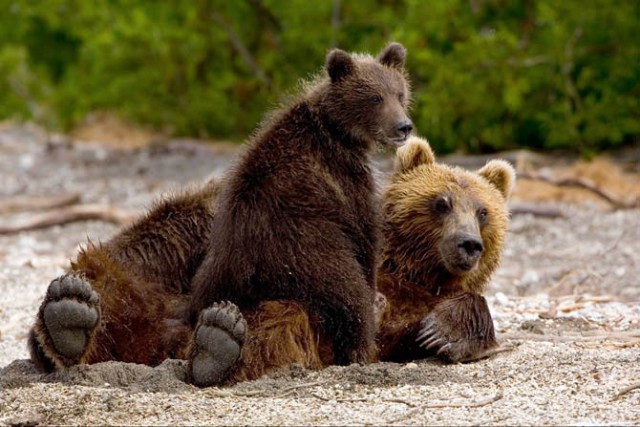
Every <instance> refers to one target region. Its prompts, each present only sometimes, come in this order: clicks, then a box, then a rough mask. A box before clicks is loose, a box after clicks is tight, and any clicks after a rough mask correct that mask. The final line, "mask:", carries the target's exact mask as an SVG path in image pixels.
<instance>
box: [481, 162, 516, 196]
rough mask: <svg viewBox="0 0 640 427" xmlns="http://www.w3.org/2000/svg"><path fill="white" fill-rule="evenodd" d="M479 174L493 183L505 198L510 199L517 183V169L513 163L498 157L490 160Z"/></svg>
mask: <svg viewBox="0 0 640 427" xmlns="http://www.w3.org/2000/svg"><path fill="white" fill-rule="evenodd" d="M478 174H479V175H481V176H483V177H484V178H485V179H486V180H487V181H489V182H490V183H491V184H493V185H494V186H495V187H496V188H497V189H498V190H500V193H502V196H503V197H504V199H505V200H508V199H509V197H510V196H511V192H512V191H513V187H514V186H515V184H516V171H515V169H514V168H513V166H511V164H510V163H509V162H507V161H505V160H501V159H496V160H491V161H489V162H488V163H487V164H486V165H484V167H483V168H482V169H480V170H479V171H478Z"/></svg>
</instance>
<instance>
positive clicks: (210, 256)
mask: <svg viewBox="0 0 640 427" xmlns="http://www.w3.org/2000/svg"><path fill="white" fill-rule="evenodd" d="M405 55H406V52H405V49H404V48H403V47H402V46H401V45H399V44H397V43H392V44H390V45H388V46H387V47H386V48H385V49H384V50H383V51H382V52H381V53H380V55H379V56H378V57H376V58H373V57H371V56H368V55H350V54H348V53H346V52H343V51H341V50H337V49H336V50H333V51H332V52H330V53H329V55H328V56H327V61H326V74H325V75H324V76H321V77H319V78H317V79H316V80H314V81H313V82H312V83H310V84H309V85H308V86H307V87H306V88H305V90H304V92H303V93H302V94H301V95H300V96H299V97H298V99H296V100H294V101H293V102H292V103H290V104H289V106H287V107H285V108H283V109H282V110H280V111H278V112H276V113H275V114H274V115H272V116H271V117H270V118H269V119H268V120H267V121H266V122H265V124H264V125H263V126H262V128H261V130H260V131H259V132H257V133H256V134H255V135H254V136H253V138H252V140H251V142H250V146H249V148H248V150H247V152H246V153H245V155H244V156H243V157H242V158H241V159H240V161H239V162H238V163H237V164H236V166H235V167H234V168H232V170H231V171H230V172H229V173H228V174H227V177H226V178H225V180H224V182H222V184H221V185H220V186H219V187H217V186H213V185H211V186H206V187H205V188H203V189H201V190H197V191H195V192H193V193H188V194H186V195H184V196H180V197H177V198H174V199H169V200H167V201H165V202H164V203H163V204H162V205H161V206H159V207H158V208H157V209H156V210H154V211H153V212H151V214H150V215H149V216H148V217H147V218H145V219H142V220H141V221H139V222H138V223H137V224H136V225H134V226H133V227H131V228H129V229H126V230H124V231H123V232H122V233H121V234H120V235H118V236H116V237H115V238H114V239H112V241H110V242H107V243H106V244H105V245H102V246H98V247H90V248H89V249H88V250H87V251H85V252H83V253H81V254H80V256H79V257H78V260H77V261H76V262H75V263H74V264H73V266H72V270H71V271H70V272H69V273H68V274H67V275H65V276H63V277H61V278H59V279H56V280H54V281H53V282H52V283H51V285H50V287H49V289H48V291H47V296H46V298H45V301H44V302H43V304H42V306H41V309H40V312H39V313H38V317H37V321H36V325H35V327H34V329H33V331H32V333H31V336H30V347H31V353H32V358H33V360H34V361H35V362H36V363H37V364H38V365H40V366H41V367H42V368H44V369H46V370H51V369H54V368H55V367H62V366H69V365H72V364H75V363H95V362H99V361H105V360H121V361H126V362H137V363H147V364H157V363H160V362H161V361H162V360H163V359H164V358H167V357H186V358H189V360H190V368H191V375H192V379H193V381H194V382H195V383H196V384H199V385H209V384H218V383H221V382H224V381H225V380H226V379H227V377H228V376H229V375H231V374H230V371H231V370H232V369H233V368H234V367H235V366H236V360H237V359H238V358H239V357H240V355H241V354H242V359H241V360H242V361H244V362H243V363H246V364H247V365H250V360H251V357H252V356H253V353H256V352H257V351H261V349H262V350H264V344H265V343H267V344H268V345H271V347H270V348H273V349H277V350H274V354H277V355H278V360H275V361H273V364H274V365H280V364H282V363H283V357H284V358H286V357H289V356H290V354H289V352H287V351H282V349H283V348H285V349H286V343H284V342H274V341H278V340H280V339H282V340H285V339H289V338H291V339H293V340H294V341H295V340H296V339H298V338H296V337H300V336H302V335H304V334H302V335H301V334H296V335H295V337H291V336H290V334H289V332H288V330H287V331H285V330H284V329H282V331H283V335H282V336H280V335H278V334H277V333H276V332H273V330H272V329H269V328H270V327H272V328H275V329H278V328H279V326H278V325H277V322H276V323H273V322H271V323H270V324H269V325H270V326H269V327H267V326H265V324H264V322H263V321H262V320H261V319H265V318H266V317H265V315H262V314H261V313H263V312H264V313H266V312H271V313H277V312H278V311H280V310H282V309H283V308H286V307H287V306H290V307H292V309H293V310H298V307H299V308H300V309H302V310H303V311H304V313H308V315H309V316H310V317H311V318H312V319H314V322H315V324H317V325H320V332H321V333H322V334H324V335H326V336H328V337H331V342H332V343H333V348H332V349H331V353H332V355H331V358H332V361H335V362H337V363H351V362H367V361H370V360H372V359H373V357H374V355H375V325H374V313H373V306H374V297H375V282H376V252H377V250H378V240H379V239H378V234H379V224H378V222H379V212H378V211H379V204H378V201H377V200H376V196H375V189H374V182H373V178H372V174H371V169H370V165H369V159H368V153H369V152H370V150H371V148H372V147H373V146H374V145H376V144H391V145H401V144H402V143H403V142H404V141H405V140H406V138H407V136H408V135H409V133H410V132H411V130H412V124H411V121H410V120H409V118H408V117H407V114H406V110H407V105H408V99H409V88H408V83H407V79H406V76H405V73H404V68H403V67H404V60H405ZM224 300H230V301H233V303H235V304H232V303H227V302H223V301H224ZM277 300H283V302H282V303H279V302H277ZM284 300H286V301H284ZM282 304H284V305H282ZM238 307H239V308H240V310H241V311H242V312H243V313H244V317H246V318H247V319H248V320H249V326H252V325H253V324H256V325H259V326H260V327H259V328H257V329H256V331H257V332H256V334H262V335H259V336H258V335H252V330H251V328H249V329H248V328H247V322H246V321H245V319H244V317H243V315H242V314H240V310H239V309H238ZM181 310H184V311H186V312H188V314H187V315H186V317H187V319H184V321H180V320H179V318H178V316H179V314H178V313H180V312H181ZM305 316H306V314H305ZM267 317H268V316H267ZM305 322H306V320H305V319H301V324H302V323H305ZM274 325H275V326H274ZM265 331H266V332H265ZM265 334H267V335H265ZM254 350H255V351H254ZM265 352H266V353H269V351H266V350H265ZM255 357H258V354H257V353H256V354H255ZM292 357H293V356H292ZM301 357H305V355H304V354H303V355H301ZM294 359H295V357H294ZM292 361H293V360H292Z"/></svg>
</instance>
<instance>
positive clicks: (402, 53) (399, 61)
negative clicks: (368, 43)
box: [378, 43, 407, 70]
mask: <svg viewBox="0 0 640 427" xmlns="http://www.w3.org/2000/svg"><path fill="white" fill-rule="evenodd" d="M406 58H407V49H405V47H404V46H402V45H401V44H400V43H389V44H388V45H387V46H386V47H385V48H384V49H382V52H380V54H379V55H378V61H380V63H381V64H383V65H386V66H388V67H391V68H395V69H397V70H402V69H403V68H404V61H405V59H406Z"/></svg>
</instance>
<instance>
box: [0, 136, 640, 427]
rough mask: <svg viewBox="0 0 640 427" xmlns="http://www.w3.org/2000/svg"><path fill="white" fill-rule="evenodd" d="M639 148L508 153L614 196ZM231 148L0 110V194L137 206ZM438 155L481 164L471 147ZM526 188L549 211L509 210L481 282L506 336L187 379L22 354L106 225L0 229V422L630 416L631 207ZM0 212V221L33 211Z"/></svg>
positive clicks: (634, 275)
mask: <svg viewBox="0 0 640 427" xmlns="http://www.w3.org/2000/svg"><path fill="white" fill-rule="evenodd" d="M639 154H640V152H639V150H637V149H636V150H632V151H628V152H625V153H622V154H619V155H618V156H617V157H615V156H614V157H613V158H612V159H609V160H606V159H605V160H602V161H598V162H595V163H591V164H583V163H580V164H577V165H576V164H573V163H572V162H570V161H569V159H562V160H559V159H558V158H540V157H536V156H524V157H523V156H522V155H519V156H516V157H514V161H515V162H516V163H518V167H519V169H522V170H531V169H532V168H534V169H535V170H536V171H543V172H545V173H552V174H554V175H556V176H580V177H583V178H589V179H590V180H592V182H594V183H596V184H598V185H601V186H604V187H606V188H607V189H608V191H610V192H611V194H613V195H614V196H616V197H619V198H620V200H623V199H624V200H627V199H629V198H631V199H632V198H633V197H638V194H640V178H639V175H638V172H640V170H639V169H640V166H639V163H638V159H640V155H639ZM511 155H513V153H511V154H509V156H511ZM234 156H235V151H234V150H230V149H228V147H227V148H223V149H220V148H218V149H208V148H206V147H204V146H202V145H199V144H197V143H195V142H194V141H190V140H172V141H158V142H155V143H152V144H151V145H150V146H144V147H138V148H135V149H120V148H118V149H113V148H108V147H105V146H102V145H98V144H78V143H75V142H72V141H70V140H69V139H67V138H65V137H61V136H51V135H47V134H46V133H45V132H43V131H42V130H41V129H38V128H36V127H32V126H13V125H3V126H0V182H1V183H2V185H1V186H0V197H1V198H0V209H2V207H3V206H5V207H6V206H7V205H8V202H9V201H12V200H15V197H16V196H24V195H27V196H51V195H60V194H76V193H78V194H80V202H81V203H84V204H93V203H99V204H107V205H113V206H117V207H119V208H124V209H126V210H128V211H130V212H133V213H139V212H142V211H143V210H144V208H145V207H146V206H149V204H150V203H151V202H152V201H153V200H154V199H156V198H158V197H159V196H160V195H161V194H163V193H167V192H170V191H171V190H172V189H176V188H179V187H180V186H182V185H185V184H187V183H189V182H193V181H201V180H203V179H204V178H206V177H207V176H209V175H211V174H213V175H218V174H221V173H222V172H223V171H224V170H225V168H226V167H227V166H228V165H229V163H230V161H231V160H232V159H233V157H234ZM448 160H449V161H451V162H459V163H463V164H470V165H478V166H479V165H481V164H482V163H483V162H484V160H485V159H479V158H464V159H460V158H453V157H452V158H450V159H448ZM377 161H378V162H379V164H380V166H381V168H382V169H383V170H384V169H387V168H388V166H389V164H390V159H389V157H388V156H387V155H382V154H381V155H380V156H378V157H377ZM479 162H480V164H477V163H479ZM563 174H564V175H563ZM631 199H629V200H631ZM534 202H535V206H536V207H538V208H540V207H542V208H544V209H546V210H547V211H549V212H554V213H555V215H558V214H562V216H553V217H543V216H540V215H532V214H526V213H521V211H517V212H519V213H517V214H514V215H513V218H512V223H511V227H510V232H509V236H508V243H507V247H506V249H505V253H504V259H503V263H502V267H501V268H500V270H499V271H498V272H497V274H496V275H495V277H494V280H493V282H492V285H491V289H490V291H489V294H488V300H489V303H490V308H491V311H492V313H493V314H494V321H495V325H496V329H497V331H498V332H499V335H500V339H501V341H502V343H503V344H504V345H505V347H509V348H511V351H508V352H504V353H500V354H498V355H496V356H494V357H493V358H491V359H487V360H483V361H480V362H476V363H469V364H455V365H444V364H441V363H440V362H438V361H436V360H421V361H416V362H415V363H408V364H393V363H376V364H372V365H368V366H356V365H353V366H347V367H331V368H328V369H325V370H323V371H319V372H312V371H306V370H304V369H302V368H300V367H296V366H293V367H290V368H288V369H283V370H282V371H279V372H275V373H273V374H271V375H269V376H268V377H264V378H261V379H260V380H257V381H253V382H246V383H242V384H238V385H236V386H234V387H231V388H210V389H202V390H201V389H197V388H194V387H192V386H190V385H187V384H185V383H184V381H183V379H184V376H185V366H184V362H182V361H167V362H165V364H163V365H161V366H159V367H157V368H155V369H154V368H150V367H146V366H140V365H132V364H123V363H105V364H98V365H93V366H77V367H74V368H71V369H68V370H66V371H63V372H57V373H55V374H52V375H42V374H40V373H38V372H37V371H35V370H34V368H33V366H32V365H31V363H30V362H29V361H28V360H26V359H28V353H27V350H26V336H27V332H28V329H29V327H30V325H31V324H32V322H33V318H34V316H35V314H36V312H37V309H38V306H39V304H40V302H41V300H42V297H43V296H44V293H45V290H46V287H47V285H48V282H49V281H50V280H51V279H52V278H54V277H55V276H57V275H59V274H60V273H62V272H63V271H64V269H65V268H66V266H67V265H68V262H69V259H71V258H73V257H74V255H75V253H76V251H77V249H78V247H79V245H82V244H84V243H85V242H86V240H87V238H90V239H92V240H94V241H99V240H106V239H108V238H109V236H110V235H112V234H113V233H114V232H115V231H116V230H117V227H116V226H114V225H112V224H109V223H105V222H101V221H84V222H74V223H72V224H68V225H64V226H54V227H49V228H46V229H43V230H36V231H28V232H21V233H18V234H11V235H0V369H1V370H0V423H2V424H6V425H37V424H83V425H86V424H112V425H113V424H127V425H133V424H144V425H151V424H161V425H167V424H210V425H214V424H215V425H239V424H241V425H256V424H269V425H363V424H369V425H425V424H436V425H443V424H447V425H452V424H454V425H488V424H491V425H531V424H535V425H558V424H563V425H638V424H640V388H632V386H633V385H637V384H638V383H639V382H640V304H639V301H640V283H639V280H640V279H638V278H639V277H640V256H639V255H638V254H639V253H640V209H637V208H636V209H617V210H612V209H611V207H610V205H609V204H608V203H606V202H603V200H602V198H601V197H597V196H594V195H593V194H591V193H589V192H588V191H585V190H567V189H562V188H558V187H555V186H549V185H548V184H540V183H536V182H532V181H525V180H522V181H520V182H519V184H518V188H517V191H516V194H515V197H514V208H515V207H520V208H522V207H523V206H525V207H526V206H532V205H531V203H534ZM0 212H2V213H0V226H7V225H15V224H17V223H19V222H20V221H24V220H27V219H29V218H32V217H33V215H36V214H38V212H7V211H6V210H5V211H0ZM626 389H629V390H628V391H626V392H625V390H626Z"/></svg>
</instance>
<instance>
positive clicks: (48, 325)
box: [29, 273, 100, 371]
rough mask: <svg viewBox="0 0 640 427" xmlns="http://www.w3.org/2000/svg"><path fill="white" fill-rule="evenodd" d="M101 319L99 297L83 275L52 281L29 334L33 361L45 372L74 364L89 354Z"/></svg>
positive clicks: (62, 277) (68, 276)
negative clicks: (91, 342)
mask: <svg viewBox="0 0 640 427" xmlns="http://www.w3.org/2000/svg"><path fill="white" fill-rule="evenodd" d="M99 322H100V297H99V296H98V293H97V292H96V291H94V290H93V288H92V287H91V285H90V284H89V283H87V281H86V280H84V278H83V277H82V276H80V275H77V274H74V273H69V274H66V275H64V276H61V277H58V278H57V279H55V280H53V281H52V282H51V283H50V284H49V288H48V289H47V294H46V296H45V299H44V301H43V303H42V305H41V306H40V310H39V312H38V317H37V319H36V325H35V326H34V328H33V330H32V331H31V334H30V339H29V349H30V352H31V356H32V360H34V361H35V362H36V363H37V364H39V365H40V367H41V368H43V369H44V370H46V371H52V370H53V369H55V367H64V366H71V365H75V364H77V363H79V362H81V361H82V359H83V356H85V354H87V352H88V349H89V345H90V341H91V339H92V337H93V335H94V334H95V331H96V329H97V326H98V325H99Z"/></svg>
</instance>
